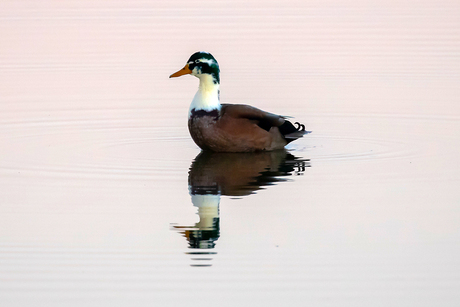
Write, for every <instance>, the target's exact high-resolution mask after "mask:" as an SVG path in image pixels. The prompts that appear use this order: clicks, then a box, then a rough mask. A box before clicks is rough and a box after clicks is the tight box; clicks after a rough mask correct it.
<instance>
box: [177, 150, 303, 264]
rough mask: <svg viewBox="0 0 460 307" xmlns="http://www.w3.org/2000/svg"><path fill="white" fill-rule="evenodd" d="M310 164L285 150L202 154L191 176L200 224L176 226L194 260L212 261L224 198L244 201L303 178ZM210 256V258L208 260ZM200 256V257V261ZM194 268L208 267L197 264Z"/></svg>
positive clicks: (190, 173)
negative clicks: (290, 178) (258, 193)
mask: <svg viewBox="0 0 460 307" xmlns="http://www.w3.org/2000/svg"><path fill="white" fill-rule="evenodd" d="M309 166H310V164H309V160H306V159H301V158H298V157H295V156H293V155H292V154H290V153H288V152H287V151H286V150H279V151H271V152H259V153H213V152H204V151H203V152H201V153H200V154H199V155H198V156H197V157H196V158H195V160H194V161H193V162H192V165H191V167H190V171H189V176H188V185H189V193H190V195H191V199H192V204H193V206H195V207H197V209H198V216H199V219H200V220H199V222H197V223H195V224H194V225H192V226H181V225H173V226H172V227H173V229H174V230H177V231H179V232H180V233H181V234H182V235H183V236H184V237H185V238H186V239H187V241H188V244H189V248H191V249H194V251H192V252H189V253H187V254H191V255H194V257H195V258H192V259H193V260H211V259H212V258H209V255H212V254H215V252H212V251H210V249H212V248H214V247H215V245H216V241H217V240H218V239H219V236H220V217H219V203H220V197H221V196H222V195H226V196H233V197H242V196H246V195H250V194H254V193H255V191H257V190H260V189H263V188H264V187H265V186H269V185H273V184H275V183H277V182H280V181H287V180H288V178H287V177H288V176H292V175H302V174H303V172H304V171H305V168H306V167H309ZM205 255H207V256H205ZM197 256H198V257H197ZM192 265H193V266H209V265H210V264H209V263H205V262H198V263H197V262H195V263H194V264H192Z"/></svg>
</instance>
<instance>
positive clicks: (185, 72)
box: [169, 64, 192, 78]
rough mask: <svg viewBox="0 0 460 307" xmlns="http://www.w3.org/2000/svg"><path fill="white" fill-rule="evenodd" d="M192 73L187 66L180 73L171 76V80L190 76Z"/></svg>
mask: <svg viewBox="0 0 460 307" xmlns="http://www.w3.org/2000/svg"><path fill="white" fill-rule="evenodd" d="M191 73H192V71H191V70H190V68H189V67H188V64H186V65H185V66H184V68H182V69H181V70H179V71H176V72H175V73H173V74H172V75H171V76H169V77H170V78H175V77H180V76H183V75H188V74H191Z"/></svg>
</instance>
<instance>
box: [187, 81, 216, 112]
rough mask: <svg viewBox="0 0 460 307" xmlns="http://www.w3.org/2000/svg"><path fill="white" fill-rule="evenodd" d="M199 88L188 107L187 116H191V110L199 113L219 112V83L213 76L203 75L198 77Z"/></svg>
mask: <svg viewBox="0 0 460 307" xmlns="http://www.w3.org/2000/svg"><path fill="white" fill-rule="evenodd" d="M199 79H200V87H199V88H198V92H196V94H195V97H194V98H193V101H192V104H191V105H190V110H189V116H191V114H192V110H195V111H199V110H203V111H209V112H210V111H213V110H218V111H219V110H220V107H221V105H220V101H219V100H220V99H219V82H217V81H216V80H215V79H214V78H213V76H211V75H208V74H203V75H201V76H199Z"/></svg>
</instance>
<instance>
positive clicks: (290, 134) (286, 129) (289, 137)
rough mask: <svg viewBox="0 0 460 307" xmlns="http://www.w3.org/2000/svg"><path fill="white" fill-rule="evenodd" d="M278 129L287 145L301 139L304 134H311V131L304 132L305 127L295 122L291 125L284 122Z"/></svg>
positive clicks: (288, 122)
mask: <svg viewBox="0 0 460 307" xmlns="http://www.w3.org/2000/svg"><path fill="white" fill-rule="evenodd" d="M278 129H279V131H280V132H281V134H282V135H283V137H284V138H285V139H286V141H287V142H288V143H290V142H292V141H295V140H297V139H298V138H301V137H302V136H304V135H305V134H308V133H311V131H306V130H305V125H303V124H301V123H299V122H295V123H294V125H293V124H292V123H291V122H290V121H288V120H286V121H284V123H283V124H282V125H281V126H279V127H278Z"/></svg>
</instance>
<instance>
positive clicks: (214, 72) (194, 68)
mask: <svg viewBox="0 0 460 307" xmlns="http://www.w3.org/2000/svg"><path fill="white" fill-rule="evenodd" d="M219 73H220V69H219V64H218V63H217V61H216V59H215V58H214V57H213V56H212V54H210V53H209V52H204V51H200V52H195V53H194V54H192V56H191V57H190V58H189V59H188V61H187V64H185V67H184V68H182V69H181V70H179V71H178V72H176V73H174V74H172V75H171V76H170V78H173V77H179V76H182V75H186V74H191V75H194V76H195V77H198V78H200V77H201V76H202V75H205V74H208V75H211V76H212V77H213V82H214V83H215V84H218V83H220V77H219Z"/></svg>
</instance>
